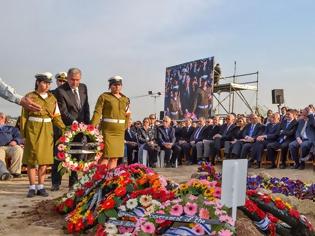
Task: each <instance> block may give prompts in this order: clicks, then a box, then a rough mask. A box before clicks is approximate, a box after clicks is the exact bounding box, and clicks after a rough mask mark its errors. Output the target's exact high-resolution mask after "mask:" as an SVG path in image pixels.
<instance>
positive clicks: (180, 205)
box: [136, 194, 235, 236]
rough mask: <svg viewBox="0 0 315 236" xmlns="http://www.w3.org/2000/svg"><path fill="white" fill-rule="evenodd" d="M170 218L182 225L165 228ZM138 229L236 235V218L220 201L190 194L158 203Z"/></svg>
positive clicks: (140, 233) (147, 233)
mask: <svg viewBox="0 0 315 236" xmlns="http://www.w3.org/2000/svg"><path fill="white" fill-rule="evenodd" d="M168 219H172V221H179V222H181V223H180V226H178V225H177V227H170V228H165V225H168V226H169V225H170V224H171V222H170V221H169V220H168ZM183 222H186V224H185V225H184V224H183ZM210 223H211V224H210ZM175 224H178V223H175ZM171 225H172V224H171ZM163 228H164V232H163V230H161V229H163ZM136 231H138V232H139V235H152V234H153V233H154V232H157V231H158V232H159V233H163V234H165V235H219V236H231V235H234V234H235V228H234V221H233V219H232V218H231V217H230V216H229V215H228V214H227V211H226V208H225V207H223V205H222V204H221V203H220V202H218V201H209V200H207V199H206V198H204V197H203V196H202V195H200V196H198V197H197V196H194V195H191V194H188V195H185V196H184V197H182V198H176V199H174V200H167V201H165V202H164V203H162V204H160V205H155V207H154V211H153V212H151V214H150V215H145V216H144V217H143V219H142V220H141V221H139V222H138V224H137V226H136Z"/></svg>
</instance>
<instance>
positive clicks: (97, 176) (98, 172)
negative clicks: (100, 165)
mask: <svg viewBox="0 0 315 236" xmlns="http://www.w3.org/2000/svg"><path fill="white" fill-rule="evenodd" d="M102 177H103V174H102V173H101V172H100V171H96V172H95V174H94V175H93V177H92V179H93V180H95V181H97V180H100V179H101V178H102Z"/></svg>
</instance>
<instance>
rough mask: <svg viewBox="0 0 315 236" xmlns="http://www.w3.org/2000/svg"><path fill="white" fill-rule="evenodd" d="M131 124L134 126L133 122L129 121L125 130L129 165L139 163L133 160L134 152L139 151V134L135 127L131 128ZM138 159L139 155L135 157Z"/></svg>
mask: <svg viewBox="0 0 315 236" xmlns="http://www.w3.org/2000/svg"><path fill="white" fill-rule="evenodd" d="M131 124H132V120H131V119H129V120H128V127H127V129H126V130H125V146H126V149H127V161H128V165H130V164H132V163H136V162H138V160H133V158H132V153H133V151H134V150H138V138H137V132H136V130H135V129H134V128H133V127H131ZM136 157H137V155H135V158H136ZM137 159H138V158H137Z"/></svg>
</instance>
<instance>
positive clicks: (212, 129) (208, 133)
mask: <svg viewBox="0 0 315 236" xmlns="http://www.w3.org/2000/svg"><path fill="white" fill-rule="evenodd" d="M219 132H220V126H219V125H209V126H208V127H207V129H206V130H205V135H204V139H207V140H212V139H213V136H214V135H215V134H218V133H219Z"/></svg>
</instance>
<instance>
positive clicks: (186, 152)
mask: <svg viewBox="0 0 315 236" xmlns="http://www.w3.org/2000/svg"><path fill="white" fill-rule="evenodd" d="M191 124H192V120H191V118H186V119H185V125H184V126H183V127H182V128H181V130H180V132H179V133H178V134H179V135H178V142H177V144H178V145H179V146H180V147H181V157H182V156H185V157H186V161H190V160H191V155H190V149H191V145H190V143H189V141H190V137H191V135H192V133H193V132H194V129H195V128H194V127H192V125H191Z"/></svg>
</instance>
